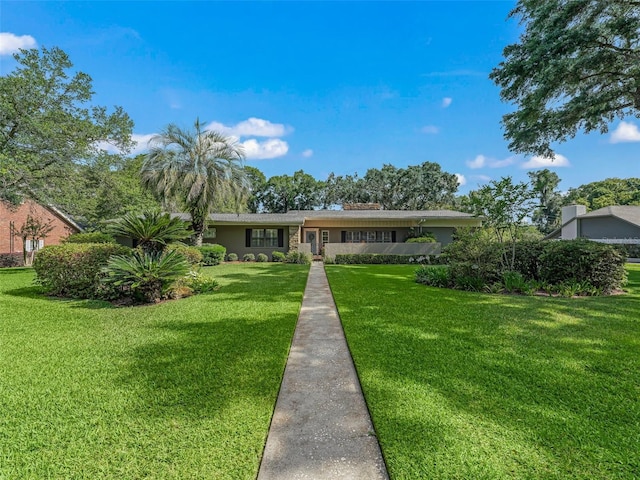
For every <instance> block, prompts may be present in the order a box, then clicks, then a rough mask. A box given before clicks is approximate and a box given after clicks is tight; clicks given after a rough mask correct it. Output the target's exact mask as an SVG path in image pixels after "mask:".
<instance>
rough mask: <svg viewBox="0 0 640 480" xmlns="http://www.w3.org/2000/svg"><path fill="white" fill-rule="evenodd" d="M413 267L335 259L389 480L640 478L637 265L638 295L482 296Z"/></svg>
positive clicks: (639, 275)
mask: <svg viewBox="0 0 640 480" xmlns="http://www.w3.org/2000/svg"><path fill="white" fill-rule="evenodd" d="M413 271H414V268H412V267H410V266H393V265H390V266H386V265H382V266H378V265H375V266H374V265H371V266H327V273H328V275H329V280H330V284H331V288H332V290H333V293H334V296H335V299H336V302H337V305H338V307H339V311H340V316H341V318H342V322H343V325H344V329H345V332H346V335H347V339H348V342H349V347H350V349H351V352H352V355H353V357H354V360H355V364H356V368H357V370H358V373H359V376H360V381H361V383H362V387H363V390H364V393H365V396H366V399H367V403H368V405H369V408H370V411H371V414H372V418H373V422H374V424H375V428H376V431H377V434H378V437H379V440H380V443H381V447H382V450H383V453H384V456H385V459H386V462H387V466H388V468H389V471H390V475H391V477H392V478H393V479H416V478H429V479H455V478H460V479H493V478H496V479H498V478H517V479H527V478H530V479H577V478H581V479H595V478H597V479H613V478H617V479H633V478H640V265H634V266H629V273H630V283H629V285H628V290H629V292H630V293H629V294H628V295H624V296H615V297H600V298H593V297H592V298H578V299H562V298H548V297H521V296H500V295H483V294H475V293H470V292H461V291H453V290H445V289H437V288H431V287H425V286H423V285H418V284H416V283H414V280H413V279H414V275H413Z"/></svg>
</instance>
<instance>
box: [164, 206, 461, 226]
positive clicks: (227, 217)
mask: <svg viewBox="0 0 640 480" xmlns="http://www.w3.org/2000/svg"><path fill="white" fill-rule="evenodd" d="M174 216H178V217H180V218H182V219H184V220H188V219H189V215H188V214H186V213H177V214H174ZM462 218H473V215H472V214H470V213H463V212H457V211H455V210H296V211H292V212H288V213H239V214H237V213H212V214H211V215H209V219H210V220H211V221H213V222H214V223H215V222H218V223H237V224H274V225H275V224H278V225H303V224H304V221H305V219H315V220H350V219H353V220H366V219H369V220H416V221H419V220H422V219H452V220H453V219H462Z"/></svg>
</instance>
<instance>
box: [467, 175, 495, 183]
mask: <svg viewBox="0 0 640 480" xmlns="http://www.w3.org/2000/svg"><path fill="white" fill-rule="evenodd" d="M471 178H473V179H474V180H477V181H478V183H480V182H484V183H487V182H490V181H491V177H489V176H487V175H473V176H472V177H471Z"/></svg>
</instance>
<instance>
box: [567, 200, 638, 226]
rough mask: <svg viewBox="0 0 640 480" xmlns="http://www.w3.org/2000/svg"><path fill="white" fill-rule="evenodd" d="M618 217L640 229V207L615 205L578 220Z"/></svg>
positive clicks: (582, 216) (585, 215)
mask: <svg viewBox="0 0 640 480" xmlns="http://www.w3.org/2000/svg"><path fill="white" fill-rule="evenodd" d="M608 216H612V217H617V218H619V219H621V220H625V221H627V222H629V223H632V224H634V225H637V226H639V227H640V205H614V206H611V207H604V208H599V209H598V210H594V211H593V212H589V213H585V214H584V215H580V216H579V217H578V218H592V217H608Z"/></svg>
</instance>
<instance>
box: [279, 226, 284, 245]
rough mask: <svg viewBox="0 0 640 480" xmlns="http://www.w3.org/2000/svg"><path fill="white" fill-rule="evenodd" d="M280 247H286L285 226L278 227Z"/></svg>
mask: <svg viewBox="0 0 640 480" xmlns="http://www.w3.org/2000/svg"><path fill="white" fill-rule="evenodd" d="M278 247H279V248H282V247H284V228H279V229H278Z"/></svg>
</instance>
